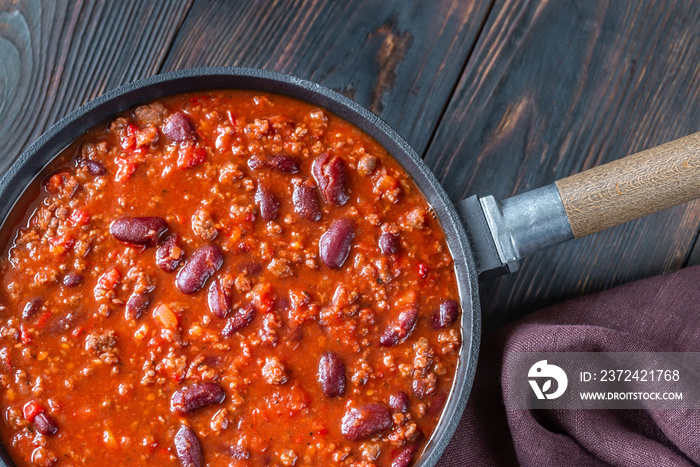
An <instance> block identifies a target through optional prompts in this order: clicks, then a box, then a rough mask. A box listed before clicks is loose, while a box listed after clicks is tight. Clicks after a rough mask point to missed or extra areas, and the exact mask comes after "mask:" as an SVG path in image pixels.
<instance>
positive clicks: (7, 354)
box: [0, 348, 12, 371]
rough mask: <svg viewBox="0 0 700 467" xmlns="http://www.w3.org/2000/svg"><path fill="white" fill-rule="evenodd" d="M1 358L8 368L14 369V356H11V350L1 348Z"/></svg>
mask: <svg viewBox="0 0 700 467" xmlns="http://www.w3.org/2000/svg"><path fill="white" fill-rule="evenodd" d="M0 358H2V361H3V363H4V364H5V366H6V367H7V369H8V370H10V371H12V358H11V357H10V351H9V350H8V349H7V348H3V349H2V350H0Z"/></svg>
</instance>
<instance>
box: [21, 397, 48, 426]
mask: <svg viewBox="0 0 700 467" xmlns="http://www.w3.org/2000/svg"><path fill="white" fill-rule="evenodd" d="M22 412H24V418H25V419H26V420H27V421H29V422H32V421H34V418H35V417H36V416H37V415H39V414H40V413H44V412H46V410H45V409H44V408H43V407H42V406H41V405H40V404H39V403H38V402H36V401H29V402H27V403H26V404H24V408H23V409H22Z"/></svg>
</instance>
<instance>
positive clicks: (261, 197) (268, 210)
mask: <svg viewBox="0 0 700 467" xmlns="http://www.w3.org/2000/svg"><path fill="white" fill-rule="evenodd" d="M255 202H256V203H258V207H259V208H260V217H262V218H263V219H264V220H266V221H271V220H273V219H275V218H276V217H277V211H279V208H280V201H279V199H278V198H277V196H276V195H275V194H274V193H273V192H272V190H270V189H269V188H267V187H264V186H262V185H259V186H258V190H257V191H256V192H255Z"/></svg>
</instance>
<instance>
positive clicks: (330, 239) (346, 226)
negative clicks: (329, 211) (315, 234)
mask: <svg viewBox="0 0 700 467" xmlns="http://www.w3.org/2000/svg"><path fill="white" fill-rule="evenodd" d="M354 238H355V224H353V223H352V221H349V220H347V219H338V220H335V221H333V223H332V224H331V226H330V227H329V228H328V230H327V231H326V233H324V234H323V235H322V236H321V240H320V241H319V242H318V249H319V255H320V257H321V261H323V264H325V265H326V266H328V267H329V268H332V269H339V268H340V267H341V266H342V265H343V263H345V260H346V259H347V258H348V255H349V254H350V247H351V246H352V241H353V239H354Z"/></svg>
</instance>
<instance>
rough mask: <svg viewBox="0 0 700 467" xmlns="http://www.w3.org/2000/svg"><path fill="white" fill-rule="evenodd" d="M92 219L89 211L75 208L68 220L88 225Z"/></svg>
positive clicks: (76, 223)
mask: <svg viewBox="0 0 700 467" xmlns="http://www.w3.org/2000/svg"><path fill="white" fill-rule="evenodd" d="M90 219H91V216H90V214H88V213H87V211H83V210H82V209H76V210H74V211H73V212H72V213H71V214H70V216H69V217H68V220H70V221H71V222H72V223H73V224H75V225H87V224H89V223H90Z"/></svg>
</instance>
